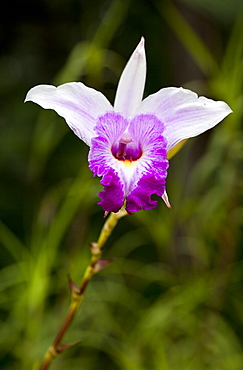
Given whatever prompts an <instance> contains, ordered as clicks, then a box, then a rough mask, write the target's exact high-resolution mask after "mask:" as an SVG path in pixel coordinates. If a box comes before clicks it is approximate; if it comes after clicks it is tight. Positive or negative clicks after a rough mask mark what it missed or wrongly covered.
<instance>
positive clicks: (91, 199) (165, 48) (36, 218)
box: [0, 0, 243, 370]
mask: <svg viewBox="0 0 243 370" xmlns="http://www.w3.org/2000/svg"><path fill="white" fill-rule="evenodd" d="M0 17H1V24H0V42H1V50H0V53H1V54H0V94H1V98H0V105H1V109H0V129H1V131H0V218H1V221H0V266H1V270H0V320H1V321H0V367H1V369H6V370H26V369H31V370H34V369H38V366H39V364H40V361H41V358H42V357H43V355H44V353H45V351H46V350H47V348H48V347H49V345H50V344H51V343H52V341H53V339H54V337H55V334H56V332H57V330H58V328H59V326H60V323H61V322H62V320H63V318H64V316H65V313H66V311H67V309H68V305H69V301H70V292H69V288H68V284H67V275H68V274H70V275H71V277H72V279H73V280H74V281H75V282H77V283H79V282H80V281H81V279H82V274H83V272H84V269H85V266H86V265H87V263H88V262H89V257H90V252H89V243H90V242H91V241H95V240H97V237H98V235H99V231H100V229H101V227H102V224H103V222H104V219H103V212H102V209H101V208H100V207H99V206H98V205H97V204H96V203H97V202H98V201H99V199H98V196H97V194H98V191H99V190H101V185H100V184H99V179H98V178H93V177H92V173H91V172H90V171H89V169H88V164H87V154H88V148H87V146H85V144H83V143H82V142H81V141H80V140H79V139H78V138H77V137H76V136H75V135H74V134H73V133H72V132H71V131H70V130H69V129H68V128H67V126H66V124H65V121H64V120H63V119H62V118H60V117H58V116H57V115H56V114H55V113H54V112H52V111H44V110H42V109H41V108H40V107H38V106H37V105H34V104H31V103H28V104H23V100H24V98H25V95H26V93H27V91H28V90H29V89H30V88H31V87H33V86H35V85H37V84H41V83H51V84H55V85H58V84H61V83H65V82H69V81H82V82H84V83H85V84H87V85H88V86H92V87H93V88H95V89H97V90H100V91H102V92H103V93H104V94H105V95H106V96H107V98H108V99H109V100H110V101H111V102H113V100H114V95H115V91H116V86H117V82H118V79H119V76H120V73H121V71H122V69H123V67H124V65H125V63H126V61H127V59H128V58H129V56H130V55H131V53H132V51H133V50H134V48H135V47H136V45H137V44H138V42H139V40H140V38H141V36H144V37H145V39H146V55H147V64H148V73H147V82H146V87H145V96H147V95H149V94H151V93H154V92H156V91H158V90H159V89H160V88H162V87H165V86H183V87H186V88H189V89H192V90H193V91H195V92H197V93H198V94H199V95H205V96H207V97H209V98H212V99H215V100H224V101H226V102H227V103H228V104H229V105H230V107H231V108H232V109H233V111H234V113H233V114H231V115H230V116H229V117H228V118H226V119H225V120H224V121H223V122H222V123H220V125H219V126H217V127H216V128H214V129H213V130H211V131H210V132H207V133H205V134H203V135H201V136H200V137H198V138H195V139H191V140H189V141H188V142H187V144H186V145H185V146H184V147H183V149H182V150H181V151H180V152H178V154H177V155H176V156H175V157H174V158H172V159H171V161H170V168H169V175H168V179H167V191H168V194H169V196H170V201H171V203H172V207H173V208H172V210H169V209H167V208H166V206H165V205H164V203H163V201H162V200H160V201H159V205H158V207H157V209H155V210H150V211H146V212H143V211H141V212H139V213H136V214H134V215H132V216H127V217H125V218H124V219H122V220H121V221H120V222H119V224H118V226H117V228H116V229H115V231H114V233H113V235H112V236H111V238H110V239H109V241H108V243H107V245H106V248H105V251H104V257H107V258H110V257H116V260H115V261H114V262H113V263H112V264H111V265H110V266H109V267H107V268H106V269H105V270H103V271H102V272H101V273H99V274H98V275H96V276H95V277H94V279H93V280H92V282H91V283H90V285H89V286H88V289H87V291H86V293H85V300H84V303H83V305H82V307H81V310H80V312H79V315H78V316H77V317H76V320H75V322H74V324H73V325H72V327H71V330H70V331H69V332H68V334H67V336H66V337H65V342H75V341H78V342H79V344H77V345H76V346H75V348H73V349H70V350H68V351H66V352H65V353H64V354H62V355H61V356H60V357H59V358H57V359H56V360H55V361H54V363H53V366H52V368H53V370H54V369H56V370H62V369H71V370H76V369H85V370H93V369H107V370H120V369H122V370H142V369H145V370H178V369H180V370H204V369H207V370H242V369H243V353H242V344H243V343H242V340H243V336H242V326H243V325H242V324H243V299H242V298H243V297H242V277H243V261H242V257H243V254H242V248H241V244H242V221H243V212H242V210H243V209H242V190H243V189H242V187H243V185H242V184H243V183H242V168H243V166H242V154H243V148H242V146H243V145H242V107H243V89H242V84H243V78H242V77H243V76H242V75H243V3H242V1H240V0H239V1H237V0H232V1H230V0H221V1H219V0H214V1H211V0H194V1H193V0H184V1H182V0H181V1H166V0H164V1H163V0H160V1H159V0H157V1H156V0H151V1H149V0H147V1H146V0H130V1H128V0H120V1H118V0H114V1H101V0H100V1H99V0H85V1H84V0H42V1H41V0H37V1H31V0H15V1H9V2H5V3H4V4H3V5H2V6H1V15H0Z"/></svg>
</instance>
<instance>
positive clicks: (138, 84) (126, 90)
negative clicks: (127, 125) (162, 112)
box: [114, 37, 146, 117]
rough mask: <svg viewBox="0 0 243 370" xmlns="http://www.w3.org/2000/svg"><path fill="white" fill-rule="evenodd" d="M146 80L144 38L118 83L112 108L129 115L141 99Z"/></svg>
mask: <svg viewBox="0 0 243 370" xmlns="http://www.w3.org/2000/svg"><path fill="white" fill-rule="evenodd" d="M145 80H146V55H145V49H144V38H143V37H142V38H141V41H140V43H139V44H138V46H137V47H136V49H135V50H134V52H133V54H132V55H131V57H130V59H129V61H128V63H127V65H126V66H125V68H124V70H123V72H122V75H121V77H120V81H119V83H118V87H117V92H116V97H115V103H114V109H115V111H116V112H119V113H123V114H124V115H125V116H127V117H130V116H132V115H133V113H134V112H135V110H136V109H137V107H138V106H139V104H140V103H141V101H142V97H143V92H144V85H145Z"/></svg>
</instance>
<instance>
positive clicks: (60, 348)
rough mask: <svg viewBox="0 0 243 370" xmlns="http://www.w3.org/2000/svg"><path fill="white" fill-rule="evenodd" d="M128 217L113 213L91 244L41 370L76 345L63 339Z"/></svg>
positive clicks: (72, 286)
mask: <svg viewBox="0 0 243 370" xmlns="http://www.w3.org/2000/svg"><path fill="white" fill-rule="evenodd" d="M125 215H127V212H126V211H125V209H121V210H120V211H119V212H118V213H111V214H110V216H109V217H108V219H107V220H106V222H105V223H104V226H103V228H102V230H101V232H100V236H99V238H98V241H97V243H91V259H90V263H89V265H88V266H87V268H86V270H85V272H84V276H83V279H82V282H81V284H80V286H77V285H76V284H74V283H73V282H72V281H71V280H70V281H69V283H70V288H71V294H72V299H71V303H70V307H69V310H68V312H67V315H66V317H65V319H64V321H63V324H62V326H61V328H60V330H59V332H58V333H57V336H56V338H55V340H54V341H53V344H52V345H51V346H50V347H49V349H48V350H47V352H46V354H45V357H44V360H43V362H42V364H41V366H40V369H39V370H46V369H48V368H49V367H50V365H51V363H52V361H53V360H54V359H55V358H56V357H57V356H58V355H59V354H60V353H62V352H64V351H65V350H66V349H68V348H70V347H72V346H73V345H74V344H61V342H62V339H63V337H64V335H65V333H66V331H67V330H68V328H69V326H70V325H71V323H72V321H73V319H74V317H75V315H76V313H77V311H78V309H79V307H80V305H81V304H82V302H83V299H84V292H85V289H86V287H87V285H88V283H89V281H90V280H91V278H92V277H93V275H94V274H95V273H96V272H97V269H96V267H97V263H98V261H99V260H100V258H101V255H102V251H103V248H104V245H105V243H106V241H107V239H108V238H109V236H110V235H111V233H112V231H113V229H114V228H115V226H116V224H117V222H118V220H119V219H120V218H122V217H123V216H125Z"/></svg>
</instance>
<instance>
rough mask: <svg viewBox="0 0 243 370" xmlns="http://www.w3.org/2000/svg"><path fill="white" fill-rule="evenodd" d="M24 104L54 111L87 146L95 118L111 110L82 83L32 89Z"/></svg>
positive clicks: (94, 92) (97, 92)
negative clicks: (26, 102) (28, 103)
mask: <svg viewBox="0 0 243 370" xmlns="http://www.w3.org/2000/svg"><path fill="white" fill-rule="evenodd" d="M25 101H32V102H34V103H37V104H39V105H40V106H41V107H42V108H45V109H54V110H55V111H56V112H57V113H58V114H59V115H60V116H61V117H63V118H65V120H66V122H67V124H68V125H69V127H70V128H71V129H72V130H73V131H74V132H75V134H76V135H77V136H78V137H79V138H80V139H81V140H83V141H84V142H85V143H86V144H87V145H89V146H90V143H91V138H92V137H93V136H94V131H93V127H94V125H95V123H96V119H97V117H98V116H100V115H102V114H104V113H105V112H106V111H108V110H113V107H112V106H111V104H110V103H109V101H108V100H107V99H106V97H105V96H104V95H103V94H101V93H100V92H99V91H96V90H94V89H91V88H90V87H87V86H85V85H84V84H83V83H81V82H70V83H66V84H63V85H61V86H58V87H55V86H52V85H39V86H35V87H33V88H32V89H31V90H30V91H29V92H28V93H27V96H26V99H25Z"/></svg>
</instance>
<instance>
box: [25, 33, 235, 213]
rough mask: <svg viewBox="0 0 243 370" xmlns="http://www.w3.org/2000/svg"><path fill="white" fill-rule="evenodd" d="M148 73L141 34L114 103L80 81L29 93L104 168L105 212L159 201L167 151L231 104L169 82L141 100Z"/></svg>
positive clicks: (94, 167)
mask: <svg viewBox="0 0 243 370" xmlns="http://www.w3.org/2000/svg"><path fill="white" fill-rule="evenodd" d="M145 79H146V56H145V49H144V38H142V39H141V41H140V43H139V44H138V46H137V47H136V49H135V50H134V52H133V54H132V55H131V57H130V59H129V61H128V63H127V65H126V66H125V69H124V70H123V72H122V75H121V78H120V81H119V83H118V87H117V92H116V96H115V102H114V107H113V106H112V105H111V104H110V102H109V101H108V100H107V99H106V97H105V96H104V95H103V94H102V93H100V92H98V91H96V90H94V89H92V88H90V87H87V86H85V85H84V84H83V83H81V82H71V83H66V84H63V85H61V86H59V87H55V86H51V85H39V86H35V87H33V88H32V89H31V90H30V91H29V92H28V94H27V96H26V99H25V101H32V102H34V103H37V104H39V105H40V106H41V107H43V108H45V109H54V110H55V111H56V112H57V113H58V114H59V115H60V116H61V117H64V119H65V120H66V122H67V124H68V126H69V127H70V128H71V129H72V130H73V131H74V133H75V134H76V135H77V136H78V137H79V138H80V139H81V140H82V141H84V142H85V143H86V144H87V145H88V146H89V147H90V151H89V155H88V162H89V168H90V170H91V171H92V172H93V174H94V176H100V177H101V176H102V180H101V181H100V182H101V184H102V185H103V186H104V190H102V191H100V192H99V194H98V195H99V197H100V199H101V201H100V202H99V203H98V204H100V205H101V206H102V208H103V209H104V211H105V212H118V211H119V210H120V208H122V207H123V206H125V208H126V211H127V212H128V213H132V212H136V211H140V210H141V209H143V210H148V209H151V208H155V207H156V206H157V204H158V201H156V200H153V199H151V196H152V195H153V194H155V195H157V196H159V197H162V198H163V199H164V201H165V203H166V204H167V206H168V207H170V204H169V201H168V197H167V194H166V176H167V169H168V166H169V163H168V159H167V153H168V151H169V150H170V149H172V148H173V147H174V146H175V145H177V144H178V143H179V142H181V141H182V140H184V139H188V138H191V137H194V136H197V135H199V134H201V133H203V132H204V131H206V130H208V129H210V128H212V127H214V126H215V125H217V124H218V123H219V122H220V121H221V120H223V119H224V118H225V117H226V116H227V115H228V114H230V113H231V112H232V111H231V109H230V107H229V106H228V105H227V104H226V103H225V102H222V101H213V100H211V99H207V98H205V97H198V96H197V94H196V93H194V92H192V91H190V90H187V89H184V88H181V87H180V88H177V87H167V88H163V89H161V90H159V91H158V92H157V93H155V94H153V95H150V96H148V97H147V98H145V99H144V100H142V97H143V92H144V85H145Z"/></svg>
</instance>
